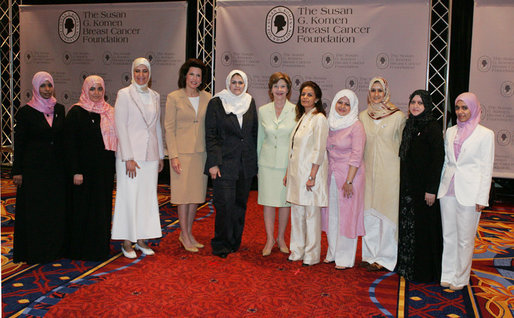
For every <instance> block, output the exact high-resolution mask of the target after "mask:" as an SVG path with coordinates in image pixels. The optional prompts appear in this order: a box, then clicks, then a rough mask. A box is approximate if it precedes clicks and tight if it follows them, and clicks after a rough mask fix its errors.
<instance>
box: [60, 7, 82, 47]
mask: <svg viewBox="0 0 514 318" xmlns="http://www.w3.org/2000/svg"><path fill="white" fill-rule="evenodd" d="M79 36H80V18H79V15H78V14H77V13H75V11H71V10H68V11H64V12H63V13H62V14H61V16H60V17H59V37H60V38H61V40H62V41H63V42H65V43H73V42H75V41H77V39H78V38H79Z"/></svg>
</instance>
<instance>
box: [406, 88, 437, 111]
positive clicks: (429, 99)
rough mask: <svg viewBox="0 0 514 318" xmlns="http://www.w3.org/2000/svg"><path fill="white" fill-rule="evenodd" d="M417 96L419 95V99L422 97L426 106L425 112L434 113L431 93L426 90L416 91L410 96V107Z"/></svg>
mask: <svg viewBox="0 0 514 318" xmlns="http://www.w3.org/2000/svg"><path fill="white" fill-rule="evenodd" d="M416 95H419V97H421V100H422V101H423V106H425V111H427V112H431V111H432V108H433V107H432V96H431V95H430V93H429V92H428V91H426V90H424V89H418V90H415V91H414V92H413V93H412V94H410V96H409V105H410V102H411V101H412V99H413V98H414V97H415V96H416Z"/></svg>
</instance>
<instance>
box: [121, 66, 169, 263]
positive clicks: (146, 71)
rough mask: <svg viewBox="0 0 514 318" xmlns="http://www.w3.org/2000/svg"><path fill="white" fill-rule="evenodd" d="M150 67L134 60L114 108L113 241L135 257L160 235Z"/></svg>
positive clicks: (156, 109)
mask: <svg viewBox="0 0 514 318" xmlns="http://www.w3.org/2000/svg"><path fill="white" fill-rule="evenodd" d="M150 75H151V68H150V63H149V62H148V60H147V59H145V58H142V57H140V58H137V59H135V60H134V62H133V63H132V84H130V85H129V86H128V87H125V88H122V89H120V90H119V91H118V96H117V98H116V104H115V107H114V112H115V116H114V118H115V123H116V133H117V136H118V150H117V151H116V203H115V207H114V217H113V223H112V239H113V240H124V242H123V244H122V247H121V250H122V252H123V255H125V257H128V258H136V257H137V255H136V252H135V250H134V248H133V247H132V242H136V245H135V249H138V250H140V251H142V252H143V254H145V255H153V254H154V251H153V250H152V249H151V248H150V247H148V245H147V244H146V243H145V240H146V239H150V238H158V237H161V236H162V232H161V223H160V219H159V205H158V203H157V176H158V173H159V172H160V171H161V170H162V167H163V161H162V159H163V158H164V151H163V141H162V131H161V124H160V122H161V121H160V102H159V99H160V97H159V94H158V93H157V92H155V91H153V90H151V89H150V88H149V87H148V82H149V81H150Z"/></svg>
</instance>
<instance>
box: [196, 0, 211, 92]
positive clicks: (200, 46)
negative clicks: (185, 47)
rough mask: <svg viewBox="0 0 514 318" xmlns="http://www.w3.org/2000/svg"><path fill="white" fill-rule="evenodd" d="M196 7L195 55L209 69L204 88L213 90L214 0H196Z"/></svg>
mask: <svg viewBox="0 0 514 318" xmlns="http://www.w3.org/2000/svg"><path fill="white" fill-rule="evenodd" d="M196 9H197V14H196V25H197V30H196V38H197V42H196V56H197V57H198V58H199V59H201V60H202V61H203V62H204V63H205V65H206V66H207V68H209V69H210V70H211V78H210V81H209V82H208V83H207V87H206V89H207V90H208V91H210V92H214V52H215V51H216V50H215V48H216V43H215V41H216V37H215V34H214V33H215V20H216V0H198V1H197V4H196Z"/></svg>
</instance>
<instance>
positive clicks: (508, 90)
mask: <svg viewBox="0 0 514 318" xmlns="http://www.w3.org/2000/svg"><path fill="white" fill-rule="evenodd" d="M513 92H514V84H512V82H511V81H506V82H503V83H502V87H501V93H502V96H503V97H511V96H512V93H513Z"/></svg>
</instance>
